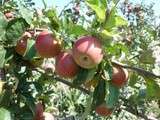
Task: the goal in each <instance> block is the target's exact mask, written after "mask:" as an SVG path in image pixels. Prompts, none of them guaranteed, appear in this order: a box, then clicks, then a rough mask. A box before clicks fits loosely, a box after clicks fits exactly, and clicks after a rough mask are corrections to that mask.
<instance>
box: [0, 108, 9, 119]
mask: <svg viewBox="0 0 160 120" xmlns="http://www.w3.org/2000/svg"><path fill="white" fill-rule="evenodd" d="M0 120H11V114H10V112H9V111H8V110H6V109H4V108H0Z"/></svg>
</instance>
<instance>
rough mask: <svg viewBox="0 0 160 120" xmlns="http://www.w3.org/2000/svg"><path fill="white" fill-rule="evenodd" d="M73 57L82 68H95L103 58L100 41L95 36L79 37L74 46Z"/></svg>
mask: <svg viewBox="0 0 160 120" xmlns="http://www.w3.org/2000/svg"><path fill="white" fill-rule="evenodd" d="M73 58H74V60H75V62H76V63H77V64H78V65H79V66H81V67H82V68H86V69H90V68H94V67H95V66H96V65H98V64H99V63H100V62H101V60H102V59H103V51H102V46H101V43H100V41H99V40H98V39H97V38H95V37H93V36H83V37H81V38H79V39H78V40H77V41H76V42H75V44H74V46H73Z"/></svg>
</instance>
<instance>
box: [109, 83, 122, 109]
mask: <svg viewBox="0 0 160 120" xmlns="http://www.w3.org/2000/svg"><path fill="white" fill-rule="evenodd" d="M119 93H120V92H119V88H117V87H116V86H114V85H112V84H109V95H108V96H107V99H106V100H107V101H106V103H107V106H108V108H114V107H115V106H116V104H117V102H118V99H119Z"/></svg>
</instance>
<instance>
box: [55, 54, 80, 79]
mask: <svg viewBox="0 0 160 120" xmlns="http://www.w3.org/2000/svg"><path fill="white" fill-rule="evenodd" d="M78 71H79V66H78V65H77V64H76V63H75V61H74V59H73V56H72V54H71V53H69V52H61V53H60V54H59V55H58V56H56V65H55V72H56V73H57V74H58V75H59V76H60V77H64V78H73V77H75V76H76V75H77V73H78Z"/></svg>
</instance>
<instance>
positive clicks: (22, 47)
mask: <svg viewBox="0 0 160 120" xmlns="http://www.w3.org/2000/svg"><path fill="white" fill-rule="evenodd" d="M31 37H32V35H31V34H30V33H29V32H25V33H24V34H23V35H22V37H21V39H20V40H19V41H18V42H17V45H16V47H15V50H16V52H17V53H18V54H19V55H22V56H23V55H24V53H25V51H26V48H27V39H28V38H31Z"/></svg>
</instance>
